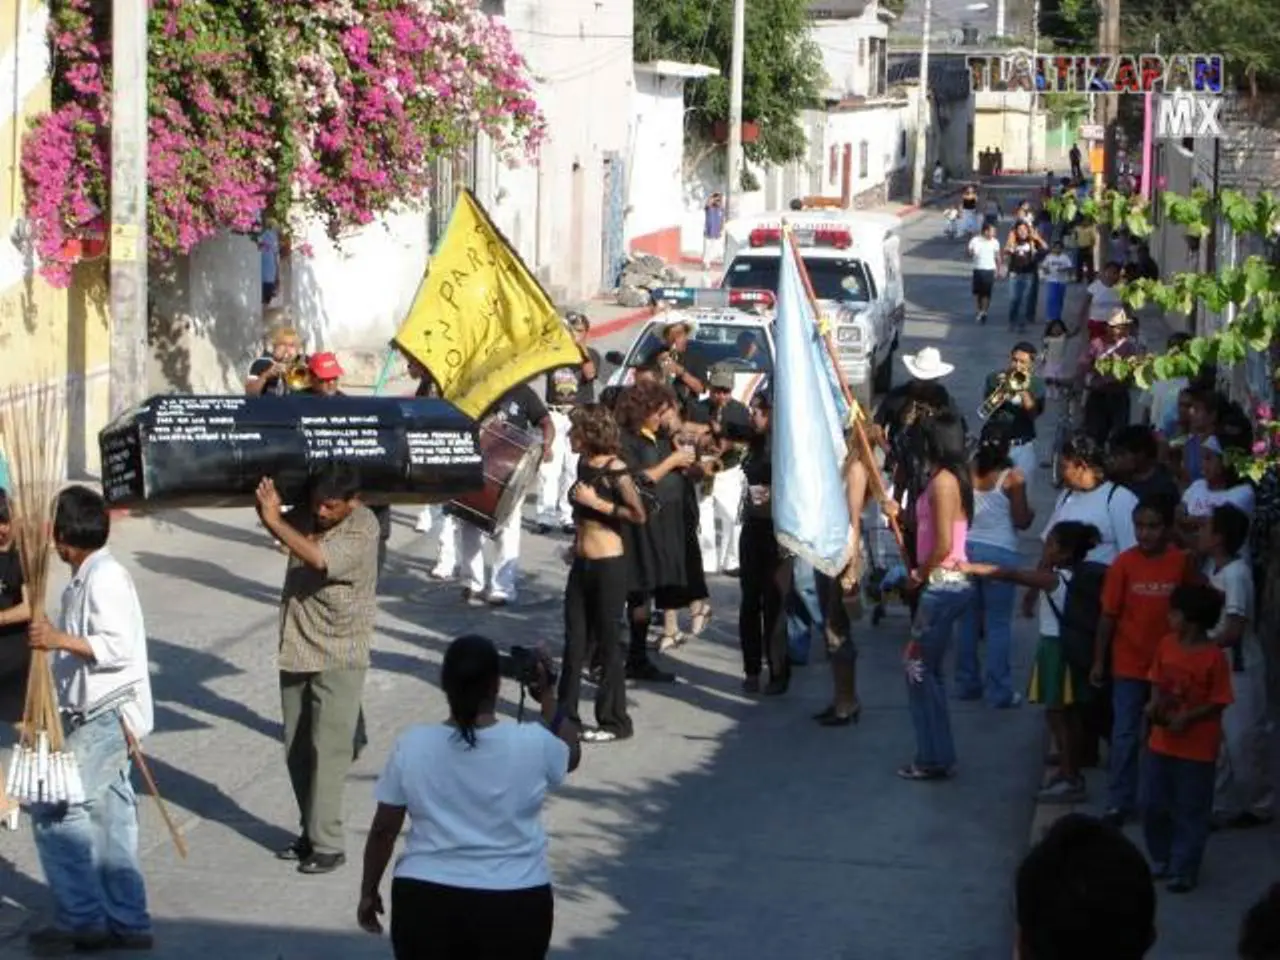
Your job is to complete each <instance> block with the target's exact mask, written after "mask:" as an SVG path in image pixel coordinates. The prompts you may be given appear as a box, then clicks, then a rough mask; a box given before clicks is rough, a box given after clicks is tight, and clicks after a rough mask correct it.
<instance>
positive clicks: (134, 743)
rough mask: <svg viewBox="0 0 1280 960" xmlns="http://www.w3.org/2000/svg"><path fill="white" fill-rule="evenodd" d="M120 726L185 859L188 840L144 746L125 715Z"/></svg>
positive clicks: (180, 854) (148, 787)
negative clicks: (153, 773) (180, 828)
mask: <svg viewBox="0 0 1280 960" xmlns="http://www.w3.org/2000/svg"><path fill="white" fill-rule="evenodd" d="M120 727H121V729H123V730H124V739H125V742H126V743H127V744H128V746H129V755H130V756H131V757H133V762H134V763H136V764H137V765H138V772H139V773H141V774H142V779H143V780H144V781H145V782H146V784H147V789H148V790H149V791H150V792H151V796H152V797H153V798H155V801H156V807H158V808H159V810H160V816H161V818H162V819H163V820H164V825H165V826H166V827H168V828H169V836H170V838H171V839H172V840H173V845H174V847H176V848H177V850H178V856H180V857H182V859H183V860H185V859H187V841H186V840H185V839H184V838H183V836H182V834H181V833H179V832H178V826H177V824H175V823H174V822H173V817H171V816H169V807H168V806H167V805H166V804H165V802H164V798H163V797H161V796H160V788H159V787H157V786H156V779H155V777H153V776H152V775H151V767H150V766H149V765H148V764H147V758H146V757H144V756H143V755H142V746H141V745H140V744H139V743H138V738H137V737H135V736H134V735H133V731H132V730H130V729H129V724H127V723H125V720H124V717H121V718H120Z"/></svg>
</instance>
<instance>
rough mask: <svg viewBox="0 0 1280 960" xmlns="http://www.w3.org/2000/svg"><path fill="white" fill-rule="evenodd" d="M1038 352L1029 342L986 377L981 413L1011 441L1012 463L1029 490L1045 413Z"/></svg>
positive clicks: (1010, 456) (1014, 347)
mask: <svg viewBox="0 0 1280 960" xmlns="http://www.w3.org/2000/svg"><path fill="white" fill-rule="evenodd" d="M1035 363H1036V348H1035V347H1034V346H1032V345H1031V344H1030V343H1027V342H1026V341H1022V342H1020V343H1016V344H1014V346H1013V349H1012V350H1011V351H1010V352H1009V365H1008V366H1007V367H1006V368H1005V369H1003V370H997V371H995V372H994V373H992V374H991V375H990V376H988V377H987V383H986V388H985V389H984V391H983V393H984V394H985V395H986V397H987V401H986V403H984V404H983V409H982V411H981V412H983V413H987V414H988V415H987V417H986V418H985V419H986V421H987V424H988V425H989V426H991V427H992V429H996V430H999V431H1001V432H1002V433H1003V434H1004V435H1006V436H1008V438H1009V459H1010V460H1012V461H1013V465H1014V466H1015V467H1017V468H1018V469H1019V470H1021V471H1022V475H1023V477H1024V478H1026V484H1027V488H1028V490H1029V489H1030V487H1031V478H1032V476H1034V474H1035V470H1036V466H1037V457H1036V420H1037V419H1038V418H1039V417H1040V415H1041V414H1042V413H1044V398H1045V388H1044V381H1043V380H1041V379H1040V378H1039V377H1037V376H1036V375H1035Z"/></svg>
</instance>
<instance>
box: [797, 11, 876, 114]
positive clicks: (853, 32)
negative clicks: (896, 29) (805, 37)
mask: <svg viewBox="0 0 1280 960" xmlns="http://www.w3.org/2000/svg"><path fill="white" fill-rule="evenodd" d="M809 35H810V38H811V39H812V40H813V42H814V43H815V44H817V47H818V49H819V50H820V51H821V52H822V65H823V68H824V69H825V70H826V74H827V84H828V91H829V94H830V95H832V96H833V97H834V98H836V99H841V98H843V97H865V96H869V95H870V94H871V91H872V89H873V87H872V83H871V73H872V69H873V64H874V62H875V61H874V58H873V57H872V54H871V44H870V41H871V39H872V38H875V39H879V40H886V39H887V38H888V36H889V26H888V24H886V23H884V22H883V21H881V20H880V18H879V17H878V16H876V5H875V4H874V3H872V4H869V5H868V6H867V7H866V9H865V10H863V12H862V14H861V15H859V16H857V17H850V18H847V19H839V20H815V21H813V23H812V24H811V26H810V28H809Z"/></svg>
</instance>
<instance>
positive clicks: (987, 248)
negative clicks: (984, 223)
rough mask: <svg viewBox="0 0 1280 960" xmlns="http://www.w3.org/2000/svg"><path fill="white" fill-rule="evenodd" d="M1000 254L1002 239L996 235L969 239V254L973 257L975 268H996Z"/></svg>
mask: <svg viewBox="0 0 1280 960" xmlns="http://www.w3.org/2000/svg"><path fill="white" fill-rule="evenodd" d="M999 254H1000V241H999V240H997V239H996V238H995V237H974V238H973V239H972V240H970V241H969V256H970V257H971V258H972V259H973V269H975V270H994V269H996V258H997V256H999Z"/></svg>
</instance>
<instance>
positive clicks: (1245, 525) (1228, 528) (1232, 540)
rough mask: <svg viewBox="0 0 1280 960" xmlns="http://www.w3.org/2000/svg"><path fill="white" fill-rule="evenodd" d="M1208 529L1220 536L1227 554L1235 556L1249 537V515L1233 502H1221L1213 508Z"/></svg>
mask: <svg viewBox="0 0 1280 960" xmlns="http://www.w3.org/2000/svg"><path fill="white" fill-rule="evenodd" d="M1209 529H1210V530H1212V531H1213V533H1214V535H1215V536H1219V537H1221V538H1222V545H1223V547H1225V548H1226V551H1227V555H1228V556H1233V557H1234V556H1235V555H1236V554H1237V553H1239V552H1240V551H1241V550H1242V549H1244V545H1245V542H1246V541H1247V540H1248V539H1249V515H1248V514H1247V513H1245V512H1244V511H1243V510H1241V509H1240V508H1239V507H1237V506H1236V505H1235V504H1234V503H1223V504H1220V505H1218V506H1216V507H1214V508H1213V514H1212V515H1211V516H1210V518H1209Z"/></svg>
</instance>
